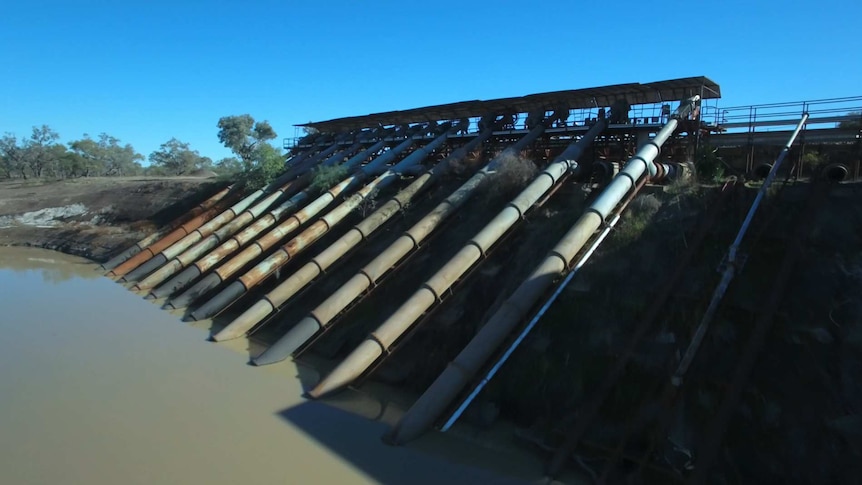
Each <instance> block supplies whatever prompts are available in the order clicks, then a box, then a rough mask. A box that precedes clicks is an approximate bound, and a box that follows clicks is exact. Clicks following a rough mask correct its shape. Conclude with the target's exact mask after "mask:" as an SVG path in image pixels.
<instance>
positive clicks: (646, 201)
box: [612, 194, 661, 247]
mask: <svg viewBox="0 0 862 485" xmlns="http://www.w3.org/2000/svg"><path fill="white" fill-rule="evenodd" d="M660 208H661V201H660V200H658V198H656V196H654V195H651V194H647V195H638V196H637V197H635V198H634V200H632V202H631V204H629V207H628V210H626V211H625V212H624V213H623V216H622V218H621V219H620V221H619V222H618V223H617V226H616V227H615V228H614V234H615V235H614V238H613V241H612V246H615V247H623V246H626V245H628V244H630V243H632V242H634V241H635V240H637V239H638V238H639V237H640V236H641V234H642V233H643V232H644V230H646V228H647V226H649V223H650V221H651V220H652V218H653V216H655V214H656V213H657V212H658V210H659V209H660Z"/></svg>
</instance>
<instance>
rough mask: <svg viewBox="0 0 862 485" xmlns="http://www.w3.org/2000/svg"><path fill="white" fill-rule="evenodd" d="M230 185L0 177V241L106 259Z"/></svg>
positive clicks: (165, 180) (180, 179)
mask: <svg viewBox="0 0 862 485" xmlns="http://www.w3.org/2000/svg"><path fill="white" fill-rule="evenodd" d="M223 185H224V183H223V182H219V181H216V180H215V179H212V178H201V177H170V178H167V177H165V178H163V177H91V178H79V179H72V180H60V181H42V180H9V181H3V182H0V246H34V247H41V248H46V249H54V250H57V251H62V252H64V253H68V254H74V255H78V256H83V257H86V258H89V259H91V260H94V261H97V262H102V261H105V260H107V259H108V258H109V257H110V256H111V254H112V253H115V252H117V251H120V250H122V249H124V248H126V247H128V246H129V245H131V244H134V243H135V242H136V241H138V240H140V239H141V238H143V237H145V236H147V235H148V234H150V233H152V232H153V231H155V230H156V229H157V228H159V227H161V226H164V225H165V224H169V223H170V222H171V221H173V220H174V219H176V218H177V217H179V216H180V215H182V214H183V213H185V212H186V211H188V210H189V209H191V208H192V207H194V206H195V205H197V204H199V203H200V202H202V201H203V200H205V199H206V198H207V197H209V196H210V195H211V194H213V193H214V192H215V191H216V190H218V189H219V188H220V187H222V186H223Z"/></svg>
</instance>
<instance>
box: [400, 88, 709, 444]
mask: <svg viewBox="0 0 862 485" xmlns="http://www.w3.org/2000/svg"><path fill="white" fill-rule="evenodd" d="M699 99H700V98H699V97H698V96H695V97H693V98H690V99H688V100H685V101H683V102H682V103H681V104H680V106H679V108H677V110H676V112H675V113H674V117H673V118H672V119H671V120H669V121H668V123H667V124H666V125H665V126H664V127H663V128H662V129H661V130H660V131H659V132H658V133H656V136H655V138H653V139H652V140H650V141H649V142H647V143H646V144H645V145H644V146H643V147H641V148H640V149H639V150H638V152H637V154H635V156H634V157H632V158H631V159H630V160H629V161H628V162H627V163H626V165H625V168H624V169H623V170H622V171H621V172H620V173H619V174H618V175H617V176H616V177H614V179H613V180H612V181H611V183H610V184H608V186H607V187H606V188H605V189H604V190H603V191H602V193H601V194H599V196H598V198H596V200H595V201H594V202H593V203H592V204H591V205H590V207H588V208H587V209H586V210H585V211H584V214H583V215H581V217H580V218H579V219H578V221H577V222H576V223H575V224H574V226H572V228H571V229H570V230H569V231H568V232H567V233H566V234H565V235H564V236H563V238H562V239H561V240H560V241H559V242H558V243H557V245H556V246H555V247H554V248H553V249H552V250H551V251H550V252H549V253H548V256H547V257H546V258H545V260H544V261H543V262H542V263H540V264H539V265H538V266H537V267H536V269H535V270H534V271H533V272H532V273H531V274H530V276H529V277H528V278H527V279H526V280H525V281H524V282H523V283H522V284H521V285H520V286H519V287H518V288H517V289H516V290H515V291H514V293H512V295H511V296H510V297H509V298H508V299H506V300H505V301H504V302H503V304H502V305H501V307H500V308H499V310H497V311H496V312H495V313H494V315H493V316H492V317H491V318H490V319H489V320H488V322H487V323H486V324H485V325H484V326H483V327H482V328H481V329H480V330H479V331H478V333H477V334H476V336H475V337H473V339H472V340H471V341H470V343H469V344H467V346H466V347H465V348H464V349H463V350H462V351H461V352H460V353H459V354H458V356H457V357H455V359H454V360H453V361H452V362H451V363H450V364H449V365H448V366H447V368H446V369H445V370H444V371H443V373H441V374H440V375H439V376H438V377H437V379H436V380H435V381H434V383H433V384H431V386H430V387H429V388H428V389H427V390H426V391H425V392H424V393H423V394H422V396H420V398H419V399H418V400H417V401H416V402H415V403H414V404H413V406H411V407H410V409H409V410H408V411H407V413H406V414H405V415H404V417H403V418H402V419H401V421H400V422H399V423H398V424H397V425H396V427H395V428H394V429H393V430H392V433H391V437H392V441H393V442H394V443H404V442H406V441H410V440H412V439H414V438H416V437H417V436H419V435H420V434H422V433H423V432H424V431H425V430H426V429H428V428H429V427H430V426H431V425H432V423H433V422H434V421H435V420H436V419H437V418H438V417H439V416H440V414H441V413H442V412H443V411H444V410H445V409H446V407H447V406H448V405H449V403H451V402H452V400H453V399H454V398H455V397H456V396H457V395H458V393H459V392H461V390H462V389H463V388H464V386H466V385H467V383H468V382H470V381H471V380H472V379H473V378H474V376H475V375H476V374H477V373H478V372H479V371H480V370H481V368H482V366H483V365H484V364H485V362H486V361H487V360H488V358H490V357H491V355H493V354H494V352H495V351H496V349H497V348H498V347H499V346H500V345H501V344H502V343H503V341H504V340H505V339H506V337H507V336H508V335H509V334H510V333H511V332H512V330H513V329H514V328H515V327H516V326H517V324H518V323H519V322H520V321H521V320H522V319H523V318H524V317H525V316H526V315H527V312H529V311H530V309H531V308H532V307H533V305H534V304H535V302H536V301H538V299H539V298H540V297H541V295H542V294H544V293H545V292H546V291H547V289H548V288H549V287H550V286H551V285H552V284H553V282H554V280H556V279H557V277H558V276H559V275H560V274H562V273H564V272H565V271H566V270H567V268H568V267H569V264H570V262H571V261H572V260H573V259H574V257H575V256H576V255H577V254H578V252H579V251H581V249H582V248H583V247H584V245H585V244H586V243H587V242H588V241H589V240H590V238H591V237H592V236H593V234H594V233H595V232H596V231H597V230H598V229H600V228H601V226H602V224H603V223H604V222H605V221H606V219H607V217H608V215H609V214H610V213H611V211H612V210H613V209H614V208H615V207H616V206H617V205H618V204H619V203H620V202H621V201H622V200H623V198H624V197H625V195H626V194H627V193H628V192H629V191H630V190H631V189H632V188H633V187H635V186H636V184H637V183H638V181H639V180H640V179H641V178H642V177H644V176H645V175H646V174H650V175H653V174H654V173H655V165H654V164H653V160H654V159H655V158H656V157H657V156H658V154H659V152H660V150H661V146H662V145H663V144H664V142H665V141H666V140H667V139H668V138H669V137H670V136H671V134H673V132H674V130H675V129H676V127H677V125H678V123H679V118H680V117H683V116H685V115H687V114H688V113H689V112H690V111H691V110H692V108H693V107H694V105H695V103H696V102H697V101H698V100H699Z"/></svg>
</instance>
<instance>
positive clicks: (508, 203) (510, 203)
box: [504, 202, 524, 220]
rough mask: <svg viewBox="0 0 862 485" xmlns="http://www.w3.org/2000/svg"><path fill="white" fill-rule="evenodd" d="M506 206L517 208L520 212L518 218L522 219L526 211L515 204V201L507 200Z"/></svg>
mask: <svg viewBox="0 0 862 485" xmlns="http://www.w3.org/2000/svg"><path fill="white" fill-rule="evenodd" d="M505 207H511V208H512V209H515V210H516V211H517V212H518V220H521V219H523V218H524V213H523V212H522V211H521V208H520V207H518V206H517V205H515V203H514V202H507V203H506V205H505ZM505 207H504V208H505Z"/></svg>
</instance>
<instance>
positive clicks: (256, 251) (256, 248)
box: [174, 138, 415, 320]
mask: <svg viewBox="0 0 862 485" xmlns="http://www.w3.org/2000/svg"><path fill="white" fill-rule="evenodd" d="M414 141H415V140H414V139H412V138H408V139H407V140H404V141H403V142H401V144H399V145H398V146H397V147H395V148H392V149H391V150H389V151H387V152H385V153H383V154H382V155H380V156H379V157H377V158H376V159H374V160H373V161H372V162H371V163H369V164H368V165H366V166H365V167H363V168H362V170H361V171H360V173H361V176H351V177H348V178H346V179H344V180H343V181H341V182H340V183H339V184H337V185H336V186H335V187H333V188H331V189H329V190H328V191H326V192H325V193H323V194H322V195H321V196H320V197H318V198H317V199H316V200H315V201H314V202H312V203H310V204H309V205H308V206H306V207H305V208H304V209H302V210H301V211H299V212H297V213H296V214H294V215H293V216H291V217H289V218H288V219H287V220H286V221H285V222H283V223H282V224H280V225H279V226H278V227H276V228H275V229H273V230H272V231H270V232H269V233H267V234H266V235H264V236H263V237H261V238H260V239H258V240H257V241H255V244H254V245H251V246H249V247H248V248H246V250H245V251H243V252H242V253H240V255H238V256H237V257H236V258H234V259H232V260H231V261H228V262H227V263H225V264H223V265H221V266H219V267H218V268H217V269H216V270H215V271H214V272H213V273H211V274H210V275H208V276H207V277H206V278H205V279H203V280H201V281H200V282H199V283H198V284H197V285H195V287H194V288H192V289H190V290H189V291H188V292H187V293H191V295H189V296H190V297H191V298H193V299H196V298H197V297H198V296H200V295H202V294H203V292H206V291H209V290H210V289H212V288H213V287H214V286H208V285H218V284H220V283H221V282H222V281H227V279H228V278H229V277H230V276H232V275H233V274H234V273H236V272H238V271H239V270H241V269H242V268H243V267H244V266H245V265H246V264H247V263H248V262H249V261H251V260H252V259H254V258H256V257H257V256H260V255H261V254H263V253H264V252H265V251H267V250H268V249H269V248H271V247H273V246H275V245H276V244H278V243H279V242H281V241H282V240H283V239H285V238H286V237H287V236H289V235H290V234H291V233H293V231H295V230H296V229H298V228H299V227H300V226H301V225H302V224H304V223H305V222H307V221H309V220H311V219H312V218H313V217H315V216H316V215H317V214H319V213H320V212H321V211H322V210H324V209H325V208H326V207H327V206H329V204H330V203H332V201H334V200H335V199H336V198H337V197H338V196H340V195H341V194H344V193H347V192H348V191H350V190H353V189H354V188H356V186H357V185H359V184H361V182H362V180H364V178H365V177H367V176H368V174H372V173H375V172H376V171H377V170H380V169H381V168H383V167H385V166H386V164H388V163H389V162H391V161H392V160H393V159H395V157H397V156H398V155H399V154H401V153H402V152H403V151H404V150H406V149H407V148H409V147H410V146H411V145H412V144H413V143H414ZM288 259H289V257H288V256H287V253H285V252H284V251H281V250H279V251H276V252H275V253H273V254H271V255H270V256H269V257H267V258H266V259H264V260H263V261H261V262H260V263H258V264H257V265H255V266H254V267H253V268H251V269H250V270H248V271H247V272H246V273H245V274H243V275H242V276H240V277H239V278H238V279H237V281H234V282H233V283H232V284H231V285H229V286H228V287H227V288H225V289H224V290H222V291H221V292H220V293H218V294H217V295H215V296H214V297H213V298H211V299H210V300H209V301H207V302H206V303H204V304H203V305H201V306H200V307H198V308H197V309H195V310H194V311H193V312H191V314H190V317H191V318H193V319H195V320H200V319H202V318H208V317H210V316H212V315H215V314H216V313H218V312H220V311H221V310H223V309H224V308H225V307H227V306H228V305H230V304H231V303H233V302H234V301H236V299H237V298H239V296H241V295H242V294H243V293H245V292H246V291H248V290H249V289H250V288H252V287H253V286H255V285H257V284H258V283H260V282H261V281H263V280H264V279H266V278H267V277H268V276H269V275H270V274H272V273H273V272H275V270H277V269H278V268H280V267H281V266H283V265H284V264H286V263H287V260H288ZM240 263H241V264H240ZM193 290H194V293H193ZM191 301H192V300H191V299H188V300H183V301H181V302H178V303H180V304H182V303H183V302H191ZM174 307H175V308H176V304H174Z"/></svg>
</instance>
